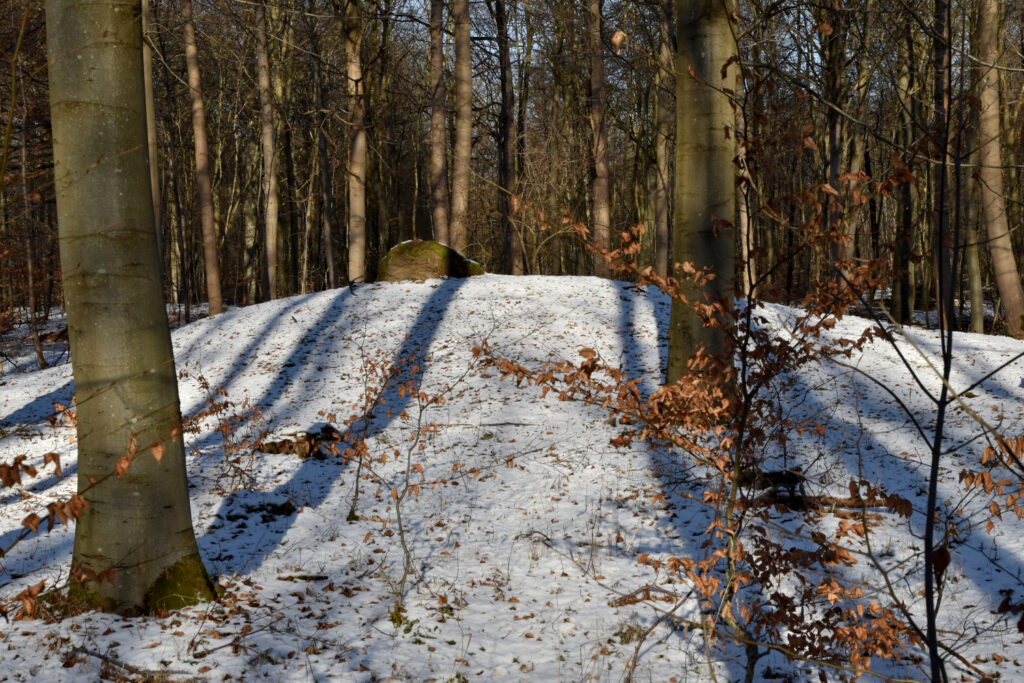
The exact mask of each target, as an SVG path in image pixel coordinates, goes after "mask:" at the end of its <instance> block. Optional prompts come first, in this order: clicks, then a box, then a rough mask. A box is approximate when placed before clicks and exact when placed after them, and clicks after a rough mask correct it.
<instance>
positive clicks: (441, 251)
mask: <svg viewBox="0 0 1024 683" xmlns="http://www.w3.org/2000/svg"><path fill="white" fill-rule="evenodd" d="M484 272H485V271H484V269H483V267H482V266H481V265H480V264H479V263H476V262H475V261H470V260H469V259H467V258H466V257H464V256H463V255H462V254H460V253H459V252H457V251H455V250H454V249H452V248H451V247H448V246H445V245H444V244H441V243H440V242H433V241H429V240H412V241H409V242H402V243H401V244H399V245H397V246H395V247H393V248H392V249H391V251H389V252H388V253H387V254H386V255H385V256H384V258H383V259H382V260H381V262H380V267H379V268H378V269H377V280H378V281H379V282H399V281H401V280H427V279H429V278H435V277H457V278H462V277H470V276H472V275H483V274H484Z"/></svg>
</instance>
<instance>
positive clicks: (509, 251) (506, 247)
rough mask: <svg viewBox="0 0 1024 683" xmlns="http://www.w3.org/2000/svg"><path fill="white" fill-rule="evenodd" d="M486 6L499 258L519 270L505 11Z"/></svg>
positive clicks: (498, 2) (496, 0)
mask: <svg viewBox="0 0 1024 683" xmlns="http://www.w3.org/2000/svg"><path fill="white" fill-rule="evenodd" d="M488 5H489V6H490V7H491V14H493V15H494V23H495V27H496V29H497V34H498V35H497V43H498V84H499V88H500V90H501V104H500V106H499V108H498V126H497V132H498V136H497V137H498V140H497V142H498V188H497V189H498V216H499V220H500V222H501V236H502V261H503V262H504V263H503V266H504V271H505V272H506V273H515V272H516V270H517V265H518V270H519V272H520V273H521V272H522V264H521V263H519V264H517V263H516V261H517V260H519V259H521V258H522V254H521V250H519V249H516V248H515V246H516V243H517V242H518V241H519V238H518V235H516V229H515V225H514V224H513V223H512V192H513V189H514V188H513V186H512V184H513V182H514V178H515V163H516V158H515V154H516V153H515V135H514V133H513V128H512V124H513V119H514V114H513V110H514V109H515V95H514V93H513V91H512V56H511V53H510V51H509V35H508V14H507V12H506V7H505V0H493V2H489V3H488Z"/></svg>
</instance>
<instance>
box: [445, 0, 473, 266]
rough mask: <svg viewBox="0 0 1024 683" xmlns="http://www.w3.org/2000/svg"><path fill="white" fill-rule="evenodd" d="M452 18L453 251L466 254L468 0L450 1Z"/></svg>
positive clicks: (470, 121) (469, 86) (470, 66)
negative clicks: (453, 38)
mask: <svg viewBox="0 0 1024 683" xmlns="http://www.w3.org/2000/svg"><path fill="white" fill-rule="evenodd" d="M452 15H453V16H454V18H455V148H454V151H453V155H452V157H453V158H452V218H451V225H450V227H449V239H450V240H451V244H450V245H449V246H451V248H452V249H454V250H455V251H457V252H459V253H460V254H465V253H466V246H467V244H468V242H469V225H468V223H467V221H468V213H469V180H470V162H471V161H472V157H473V63H472V55H471V52H470V46H469V37H470V35H469V34H470V17H469V0H453V2H452Z"/></svg>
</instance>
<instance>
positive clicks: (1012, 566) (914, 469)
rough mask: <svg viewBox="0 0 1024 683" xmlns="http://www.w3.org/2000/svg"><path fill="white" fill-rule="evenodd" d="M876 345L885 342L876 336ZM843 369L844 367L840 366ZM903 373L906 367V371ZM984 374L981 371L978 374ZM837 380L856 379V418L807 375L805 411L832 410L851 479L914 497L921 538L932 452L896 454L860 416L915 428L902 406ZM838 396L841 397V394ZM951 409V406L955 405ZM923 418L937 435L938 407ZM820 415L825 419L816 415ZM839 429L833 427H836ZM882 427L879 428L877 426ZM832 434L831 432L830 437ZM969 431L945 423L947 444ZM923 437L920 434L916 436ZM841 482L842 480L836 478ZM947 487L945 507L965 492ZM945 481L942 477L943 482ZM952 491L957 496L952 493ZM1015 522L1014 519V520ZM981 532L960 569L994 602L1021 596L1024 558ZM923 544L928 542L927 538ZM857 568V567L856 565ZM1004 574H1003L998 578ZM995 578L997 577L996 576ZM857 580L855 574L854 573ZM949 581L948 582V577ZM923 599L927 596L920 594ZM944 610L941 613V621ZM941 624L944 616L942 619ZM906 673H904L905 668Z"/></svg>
mask: <svg viewBox="0 0 1024 683" xmlns="http://www.w3.org/2000/svg"><path fill="white" fill-rule="evenodd" d="M875 343H876V344H879V343H884V342H881V341H876V342H875ZM838 370H840V371H842V370H843V369H842V368H838ZM904 372H906V371H905V370H904ZM981 374H984V373H982V372H979V376H980V375H981ZM834 376H835V378H836V379H835V383H836V384H840V383H843V382H849V383H850V384H855V385H857V386H856V390H857V392H858V393H857V395H856V400H857V406H856V407H857V410H856V413H857V417H844V416H842V415H839V414H837V413H836V412H835V411H833V410H832V408H833V405H834V401H826V400H825V397H824V394H825V393H826V392H825V391H823V390H822V389H821V388H820V387H819V388H817V389H815V387H812V386H810V385H809V384H808V383H807V378H805V377H804V375H803V374H799V375H797V378H796V379H797V385H796V386H795V387H794V391H795V392H797V393H798V395H800V396H802V397H803V401H804V403H803V405H802V406H801V412H802V413H803V414H805V415H808V416H816V415H828V416H829V417H828V421H827V423H826V427H827V428H828V429H829V430H830V432H829V433H830V434H832V433H835V434H838V435H840V436H838V437H836V438H835V439H833V440H831V441H828V442H826V443H825V444H824V445H825V447H826V448H827V449H828V450H829V451H831V452H833V453H838V454H840V458H841V462H842V465H843V466H845V468H846V474H847V476H849V477H850V478H852V479H856V478H858V477H863V478H864V479H866V480H868V481H870V482H872V483H873V484H877V483H878V482H882V484H883V486H884V488H885V489H886V490H887V491H888V492H890V493H899V494H900V495H901V496H903V497H904V498H906V499H908V500H910V501H911V503H912V504H913V506H914V513H913V516H912V517H911V519H910V520H909V522H908V524H909V529H910V530H911V532H912V533H913V534H914V535H915V536H916V537H917V538H919V539H920V538H922V537H923V534H924V524H925V513H924V509H925V506H926V503H927V494H926V492H927V489H928V477H927V470H928V457H929V455H927V447H926V446H925V444H924V443H923V442H922V443H921V447H920V452H922V453H925V455H924V456H923V457H922V459H921V461H920V462H919V463H914V464H913V465H911V464H910V463H905V462H903V461H900V460H896V459H895V458H894V456H893V455H892V454H893V452H894V448H893V445H892V444H886V443H885V442H884V441H883V440H881V439H879V438H878V436H876V434H875V433H873V432H872V431H869V430H867V429H865V427H864V425H862V424H861V423H860V419H859V416H860V415H865V414H870V416H871V417H870V420H871V421H873V422H875V423H878V422H881V421H882V420H883V419H884V420H885V423H886V424H887V425H888V429H889V430H891V431H892V432H893V433H914V434H916V431H915V430H914V428H913V426H912V425H911V423H910V420H909V419H908V418H907V417H906V416H905V414H903V413H902V412H900V411H899V409H898V408H897V407H895V406H892V405H889V404H887V403H886V402H885V401H884V400H881V396H880V393H879V390H878V389H877V388H876V387H874V386H873V385H871V383H870V382H868V381H867V380H863V379H858V378H857V377H856V376H853V377H848V376H845V375H834ZM905 383H906V385H907V386H910V387H911V391H914V392H919V391H920V389H919V388H917V387H916V386H912V385H911V379H910V377H909V376H908V377H907V378H906V382H905ZM992 384H993V383H992V382H989V383H986V384H985V385H983V386H982V387H980V388H979V389H978V390H977V391H979V392H981V391H985V392H988V391H990V390H991V388H992V387H991V385H992ZM842 391H843V392H845V393H844V394H843V400H851V399H852V398H853V397H854V395H853V393H852V392H851V390H849V389H843V390H842ZM996 393H999V394H1003V393H1004V392H1003V391H1001V390H997V391H996ZM837 400H838V399H837ZM950 409H952V406H951V408H950ZM915 413H916V416H917V419H918V421H919V422H920V423H921V425H922V427H923V429H924V430H925V433H926V434H928V436H929V438H931V437H932V436H933V434H932V432H933V429H934V424H935V414H934V413H933V412H927V411H924V410H916V411H915ZM815 419H820V418H815ZM833 429H834V430H835V431H834V432H832V431H831V430H833ZM875 431H878V430H875ZM826 438H827V437H826ZM969 438H970V436H969V435H964V434H961V433H957V432H956V428H955V427H954V426H952V425H950V424H949V422H948V421H947V425H946V428H945V435H944V439H943V443H944V445H945V446H946V447H948V446H949V445H950V444H951V443H956V442H964V441H967V440H969ZM917 439H918V440H920V437H919V436H918V437H917ZM901 448H905V445H901ZM859 453H860V454H866V455H864V456H862V457H858V454H859ZM950 457H951V456H948V455H947V456H945V463H946V464H947V466H948V464H949V463H950V460H949V458H950ZM894 468H899V470H900V474H898V475H897V474H896V472H895V471H894ZM837 483H838V484H839V485H842V484H843V482H842V481H838V482H837ZM945 483H946V485H947V487H946V492H945V495H944V494H943V491H942V488H943V487H942V486H941V485H940V491H939V500H938V505H939V506H940V509H941V508H943V507H944V503H945V502H946V500H949V502H951V503H956V501H957V499H959V498H963V497H964V494H965V491H964V489H963V488H962V486H961V485H960V484H958V483H957V482H956V481H948V482H945ZM940 484H941V482H940ZM950 490H952V495H950ZM1014 521H1015V520H1014ZM1014 521H1010V520H1009V519H1008V520H1007V521H1006V522H1004V523H1006V524H1012V523H1014ZM981 533H982V532H980V531H974V530H972V531H971V533H970V534H969V535H968V536H967V537H966V538H964V539H963V542H962V544H960V545H959V546H958V547H957V550H956V551H955V556H956V559H957V564H956V566H957V568H958V569H961V570H962V571H963V572H964V574H965V575H966V578H967V579H968V580H969V581H970V582H971V583H972V584H973V585H974V587H975V588H976V589H977V590H978V591H980V592H982V593H986V592H987V593H988V594H989V595H990V597H991V599H992V601H993V604H998V602H999V596H998V590H999V589H1000V588H1006V587H1013V588H1016V589H1017V591H1016V592H1017V594H1018V595H1020V589H1021V588H1022V587H1024V582H1022V578H1024V558H1022V557H1020V556H1019V555H1016V554H1015V553H1014V551H1013V549H1012V547H1001V546H1000V544H999V543H998V539H997V538H996V537H995V536H988V535H984V534H983V535H982V537H978V536H976V534H981ZM875 543H876V547H875V550H876V552H877V550H878V548H877V544H878V543H883V541H881V539H879V538H875ZM922 543H923V541H922ZM981 545H988V546H989V547H992V548H993V551H992V553H993V554H994V555H996V556H998V566H996V567H995V569H994V570H993V563H992V561H990V559H989V558H987V557H986V556H985V554H984V552H983V551H982V549H981V547H980V546H981ZM919 566H920V569H919V572H920V574H919V576H921V577H922V579H919V580H923V563H922V564H920V565H919ZM851 571H852V570H851ZM1000 576H1001V577H1004V578H1002V579H1000V578H998V577H1000ZM994 577H995V578H994ZM854 578H855V580H856V577H854ZM946 583H947V584H949V581H948V580H947V582H946ZM918 599H919V600H923V598H918ZM951 609H954V608H953V607H950V606H946V607H945V609H944V610H943V612H944V613H946V614H947V615H948V614H949V611H950V610H951ZM923 611H924V609H923V606H921V607H920V610H919V613H920V614H921V615H923ZM943 612H940V620H941V618H942V614H943ZM918 625H919V626H921V627H922V628H923V625H924V618H923V616H920V617H919V621H918ZM940 627H941V621H940ZM904 673H905V672H904Z"/></svg>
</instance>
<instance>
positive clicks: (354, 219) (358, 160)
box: [345, 0, 366, 283]
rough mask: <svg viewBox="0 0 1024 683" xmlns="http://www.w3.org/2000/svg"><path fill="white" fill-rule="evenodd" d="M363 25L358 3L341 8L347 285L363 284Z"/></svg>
mask: <svg viewBox="0 0 1024 683" xmlns="http://www.w3.org/2000/svg"><path fill="white" fill-rule="evenodd" d="M362 45H363V25H362V19H361V17H360V10H359V0H348V2H347V4H346V6H345V54H346V56H347V57H348V95H349V106H350V110H351V111H350V114H349V115H350V117H351V120H352V123H351V127H352V138H351V148H350V152H349V160H348V281H349V283H353V282H365V280H366V103H365V88H364V84H363V66H362V56H361V51H362Z"/></svg>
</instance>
